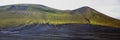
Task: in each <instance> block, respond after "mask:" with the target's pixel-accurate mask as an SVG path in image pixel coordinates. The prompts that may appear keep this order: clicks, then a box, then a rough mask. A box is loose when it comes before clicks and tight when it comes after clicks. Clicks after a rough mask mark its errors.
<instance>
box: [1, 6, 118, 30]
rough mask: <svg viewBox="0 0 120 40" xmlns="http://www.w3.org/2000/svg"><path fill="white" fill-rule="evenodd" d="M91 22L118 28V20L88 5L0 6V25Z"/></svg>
mask: <svg viewBox="0 0 120 40" xmlns="http://www.w3.org/2000/svg"><path fill="white" fill-rule="evenodd" d="M34 23H38V24H54V25H55V24H93V25H103V26H110V27H117V28H120V20H117V19H114V18H111V17H108V16H106V15H104V14H102V13H100V12H97V11H95V10H94V9H92V8H90V7H82V8H79V9H76V10H69V11H66V10H58V9H53V8H50V7H47V6H43V5H37V4H16V5H7V6H1V7H0V27H1V28H4V27H16V26H19V25H23V26H24V25H30V24H34Z"/></svg>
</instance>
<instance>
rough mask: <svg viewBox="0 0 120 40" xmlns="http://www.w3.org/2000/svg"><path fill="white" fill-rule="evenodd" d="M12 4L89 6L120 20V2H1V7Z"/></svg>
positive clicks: (66, 8) (59, 7) (47, 0)
mask: <svg viewBox="0 0 120 40" xmlns="http://www.w3.org/2000/svg"><path fill="white" fill-rule="evenodd" d="M11 4H42V5H45V6H48V7H52V8H56V9H60V10H74V9H77V8H80V7H83V6H89V7H91V8H93V9H95V10H97V11H99V12H101V13H104V14H106V15H108V16H111V17H114V18H117V19H120V14H119V13H120V0H0V6H3V5H11Z"/></svg>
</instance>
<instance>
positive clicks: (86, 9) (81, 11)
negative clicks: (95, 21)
mask: <svg viewBox="0 0 120 40" xmlns="http://www.w3.org/2000/svg"><path fill="white" fill-rule="evenodd" d="M90 10H94V9H92V8H90V7H88V6H83V7H81V8H78V9H75V10H73V11H72V12H73V13H74V12H80V13H85V12H88V11H90Z"/></svg>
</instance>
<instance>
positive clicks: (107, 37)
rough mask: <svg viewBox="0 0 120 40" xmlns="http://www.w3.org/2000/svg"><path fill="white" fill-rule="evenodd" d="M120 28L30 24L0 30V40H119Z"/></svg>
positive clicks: (87, 25) (88, 25)
mask: <svg viewBox="0 0 120 40" xmlns="http://www.w3.org/2000/svg"><path fill="white" fill-rule="evenodd" d="M119 39H120V29H119V28H110V27H105V26H97V25H90V24H64V25H50V24H32V25H27V26H19V27H13V28H7V29H1V30H0V40H119Z"/></svg>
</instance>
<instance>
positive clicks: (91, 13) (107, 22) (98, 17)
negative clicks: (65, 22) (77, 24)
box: [72, 6, 120, 27]
mask: <svg viewBox="0 0 120 40" xmlns="http://www.w3.org/2000/svg"><path fill="white" fill-rule="evenodd" d="M72 13H73V14H74V13H75V14H78V15H82V16H83V18H84V19H86V20H87V21H88V22H89V24H95V25H104V26H114V27H120V20H117V19H114V18H112V17H109V16H107V15H104V14H102V13H100V12H98V11H96V10H94V9H92V8H90V7H87V6H85V7H82V8H79V9H76V10H73V11H72Z"/></svg>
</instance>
